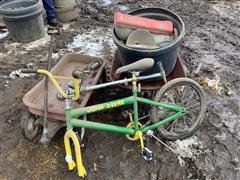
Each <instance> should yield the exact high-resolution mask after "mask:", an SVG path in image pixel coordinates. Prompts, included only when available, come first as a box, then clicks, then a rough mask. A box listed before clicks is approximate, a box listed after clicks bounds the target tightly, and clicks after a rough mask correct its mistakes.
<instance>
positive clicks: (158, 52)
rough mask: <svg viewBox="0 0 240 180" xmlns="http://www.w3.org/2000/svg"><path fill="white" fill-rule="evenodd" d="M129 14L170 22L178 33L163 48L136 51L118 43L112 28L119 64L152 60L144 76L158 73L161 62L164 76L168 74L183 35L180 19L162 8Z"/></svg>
mask: <svg viewBox="0 0 240 180" xmlns="http://www.w3.org/2000/svg"><path fill="white" fill-rule="evenodd" d="M129 14H131V15H136V16H141V17H146V18H151V19H156V20H170V21H171V22H173V25H174V28H176V29H177V31H178V37H177V38H176V39H175V40H174V41H172V42H171V43H170V44H168V45H167V46H165V47H163V48H157V49H136V48H132V47H127V46H126V44H124V43H123V42H122V41H120V40H119V39H118V38H117V37H116V34H115V28H113V41H114V43H115V44H116V46H117V47H118V56H119V59H120V61H121V64H122V65H127V64H130V63H133V62H135V61H138V60H139V59H142V58H153V59H154V61H155V64H154V66H153V67H152V68H151V69H149V70H148V71H146V72H144V73H143V74H144V75H149V74H153V73H158V72H160V68H159V65H158V62H162V65H163V68H164V70H165V73H166V75H168V74H170V73H171V72H172V70H173V69H174V67H175V64H176V60H177V54H178V52H179V43H180V42H181V40H182V38H183V37H184V35H185V25H184V23H183V21H182V19H181V18H180V17H179V16H178V15H176V14H174V13H172V12H170V11H168V10H166V9H163V8H144V9H138V10H135V11H132V12H130V13H129ZM155 80H156V79H155Z"/></svg>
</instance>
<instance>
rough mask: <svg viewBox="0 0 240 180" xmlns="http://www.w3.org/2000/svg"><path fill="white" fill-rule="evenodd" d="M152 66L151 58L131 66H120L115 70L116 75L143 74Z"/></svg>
mask: <svg viewBox="0 0 240 180" xmlns="http://www.w3.org/2000/svg"><path fill="white" fill-rule="evenodd" d="M153 65H154V60H153V59H152V58H144V59H140V60H138V61H136V62H134V63H132V64H128V65H126V66H122V67H120V68H118V69H117V70H116V74H121V73H124V72H131V71H136V72H143V71H146V70H148V69H150V68H151V67H152V66H153Z"/></svg>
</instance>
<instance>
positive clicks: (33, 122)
mask: <svg viewBox="0 0 240 180" xmlns="http://www.w3.org/2000/svg"><path fill="white" fill-rule="evenodd" d="M21 126H22V133H23V135H24V136H25V137H26V138H27V139H28V140H33V139H34V138H35V137H36V136H37V133H38V130H39V124H37V118H36V117H35V116H34V115H32V114H31V113H29V112H24V113H23V114H22V117H21Z"/></svg>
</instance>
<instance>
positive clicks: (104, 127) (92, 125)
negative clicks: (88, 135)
mask: <svg viewBox="0 0 240 180" xmlns="http://www.w3.org/2000/svg"><path fill="white" fill-rule="evenodd" d="M70 123H71V124H72V126H73V127H81V128H89V129H96V130H100V131H109V132H114V133H120V134H129V135H134V133H135V130H134V129H131V128H126V127H121V126H116V125H110V124H104V123H97V122H91V121H84V120H79V119H72V120H71V121H70Z"/></svg>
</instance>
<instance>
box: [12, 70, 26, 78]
mask: <svg viewBox="0 0 240 180" xmlns="http://www.w3.org/2000/svg"><path fill="white" fill-rule="evenodd" d="M9 77H10V78H11V79H15V78H25V77H30V74H25V73H22V72H21V70H20V69H18V70H15V71H12V72H11V73H10V75H9Z"/></svg>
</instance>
